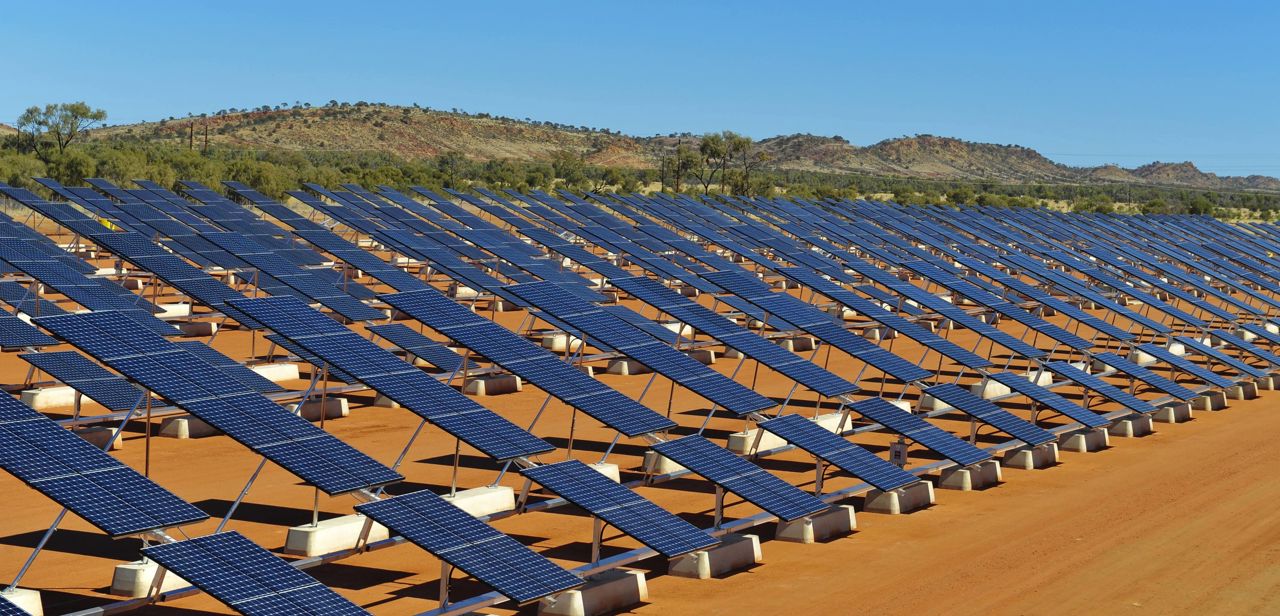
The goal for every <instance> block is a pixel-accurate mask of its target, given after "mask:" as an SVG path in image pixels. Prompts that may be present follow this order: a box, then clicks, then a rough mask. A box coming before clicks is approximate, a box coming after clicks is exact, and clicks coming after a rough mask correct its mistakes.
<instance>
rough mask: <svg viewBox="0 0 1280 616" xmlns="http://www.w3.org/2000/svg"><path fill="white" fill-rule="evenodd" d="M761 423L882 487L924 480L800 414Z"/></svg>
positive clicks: (838, 466) (794, 443) (840, 467)
mask: <svg viewBox="0 0 1280 616" xmlns="http://www.w3.org/2000/svg"><path fill="white" fill-rule="evenodd" d="M760 427H761V428H763V429H765V430H767V431H769V432H772V433H773V434H776V435H778V436H779V437H782V438H783V439H786V441H787V442H789V443H791V444H792V445H795V446H796V447H799V448H800V449H803V450H805V451H807V452H809V453H811V454H813V455H814V456H815V457H818V458H821V459H823V460H826V461H827V462H830V463H831V464H833V465H835V467H836V468H838V469H840V470H842V471H844V472H846V473H849V474H850V475H853V476H854V477H857V478H858V479H861V480H863V481H865V482H867V483H869V484H871V485H873V486H875V487H876V488H877V489H880V490H885V491H888V490H894V489H897V488H901V487H903V486H906V485H910V484H912V483H915V482H917V481H919V480H920V479H919V478H918V477H916V476H915V475H912V474H911V473H908V472H906V471H904V470H902V469H901V468H898V467H897V466H894V465H893V464H891V463H890V462H889V461H888V460H885V459H883V458H880V457H879V456H877V455H875V454H873V453H871V452H870V451H867V450H866V449H863V448H862V447H859V446H858V445H856V444H854V443H851V442H849V441H847V440H845V439H844V438H843V437H840V436H838V435H836V434H835V433H833V432H831V431H830V430H828V429H826V428H824V427H822V426H819V425H818V424H817V423H814V422H813V421H811V420H808V419H805V418H804V417H801V416H799V415H783V416H782V417H776V418H774V419H770V420H768V421H763V422H760Z"/></svg>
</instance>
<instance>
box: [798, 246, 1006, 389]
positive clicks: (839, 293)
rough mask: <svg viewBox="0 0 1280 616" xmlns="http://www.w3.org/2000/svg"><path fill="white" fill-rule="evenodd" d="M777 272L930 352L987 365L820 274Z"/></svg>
mask: <svg viewBox="0 0 1280 616" xmlns="http://www.w3.org/2000/svg"><path fill="white" fill-rule="evenodd" d="M778 272H779V273H781V274H783V275H785V276H787V277H789V278H792V279H793V280H796V281H797V282H799V283H800V284H803V285H805V286H807V287H809V288H810V289H813V290H814V291H817V292H818V293H821V294H823V295H826V296H827V297H829V298H831V299H833V300H835V301H836V302H838V303H840V304H843V305H844V306H845V307H846V308H848V309H850V310H853V311H855V312H857V313H858V314H861V315H863V316H865V317H867V318H870V319H873V320H875V321H876V322H878V323H880V324H881V325H884V326H886V327H889V328H890V329H892V330H894V331H897V332H898V333H901V334H902V335H904V336H907V337H908V338H911V339H912V340H915V341H916V342H919V343H920V344H923V345H925V346H926V347H928V348H930V349H933V350H934V351H936V352H938V353H941V354H943V355H945V356H947V357H950V358H951V359H953V360H955V361H956V362H958V363H959V364H960V365H962V366H965V367H968V368H985V367H987V366H990V365H991V361H990V360H988V359H986V358H985V357H981V356H979V355H976V354H974V353H971V352H969V351H967V350H965V349H963V348H961V347H960V346H959V345H957V344H955V343H954V342H951V341H949V340H946V339H944V338H942V337H941V336H939V335H937V334H935V333H933V332H931V331H929V330H927V329H925V328H923V327H920V326H919V325H916V324H915V323H912V322H911V321H908V320H906V319H904V318H902V317H900V316H898V315H896V314H893V313H891V312H889V311H888V310H885V309H884V308H882V307H881V306H880V305H879V304H877V303H875V302H873V301H871V300H869V299H865V298H863V297H860V296H858V295H857V294H855V293H854V292H853V291H850V290H848V289H845V288H844V287H841V286H840V285H838V284H836V283H834V282H832V281H830V280H827V279H826V278H823V277H822V276H821V275H820V274H818V273H817V272H813V271H807V270H804V269H801V268H798V267H784V268H780V269H779V270H778Z"/></svg>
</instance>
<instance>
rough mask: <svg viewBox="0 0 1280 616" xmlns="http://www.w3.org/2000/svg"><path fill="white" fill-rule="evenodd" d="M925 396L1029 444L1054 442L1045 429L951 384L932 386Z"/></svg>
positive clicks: (925, 391)
mask: <svg viewBox="0 0 1280 616" xmlns="http://www.w3.org/2000/svg"><path fill="white" fill-rule="evenodd" d="M924 393H926V394H928V395H930V396H933V397H934V398H936V399H938V400H941V401H943V402H945V403H947V404H949V405H951V406H952V407H954V408H955V409H957V410H959V411H963V412H964V413H967V414H969V415H972V416H973V417H974V418H975V419H977V420H978V421H981V422H983V423H986V424H988V425H990V426H992V427H994V428H995V429H997V430H1000V431H1001V432H1004V433H1005V434H1008V435H1009V436H1012V437H1014V438H1016V439H1018V440H1020V441H1022V442H1024V443H1027V444H1028V445H1041V444H1044V443H1049V442H1052V441H1054V440H1055V437H1054V436H1053V434H1052V433H1050V432H1049V431H1048V430H1045V429H1044V428H1041V427H1039V426H1036V425H1033V424H1031V423H1029V422H1027V421H1026V420H1024V419H1021V418H1019V417H1017V416H1015V415H1014V414H1012V413H1010V412H1009V411H1006V410H1004V409H1002V408H1000V407H998V406H996V404H995V403H994V402H992V401H990V400H986V399H983V398H979V397H978V396H975V395H973V394H972V393H970V392H969V391H968V390H965V389H962V388H960V387H958V386H956V385H953V384H951V383H946V384H943V385H934V386H933V387H930V388H928V389H925V390H924Z"/></svg>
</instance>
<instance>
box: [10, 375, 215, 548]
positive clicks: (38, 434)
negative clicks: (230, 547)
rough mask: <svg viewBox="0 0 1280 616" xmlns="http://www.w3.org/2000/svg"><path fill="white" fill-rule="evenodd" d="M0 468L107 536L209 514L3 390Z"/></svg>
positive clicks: (141, 530)
mask: <svg viewBox="0 0 1280 616" xmlns="http://www.w3.org/2000/svg"><path fill="white" fill-rule="evenodd" d="M0 468H4V470H6V471H8V472H9V473H11V474H12V475H13V476H14V477H17V478H18V479H20V480H21V481H22V482H23V483H25V484H27V485H29V486H31V487H33V488H35V489H36V490H39V491H40V492H41V493H43V494H44V495H45V496H48V497H49V498H51V499H53V500H54V501H56V502H57V503H58V504H60V505H62V506H64V507H66V508H68V509H70V510H71V511H73V512H75V514H76V515H78V516H80V517H82V518H84V519H85V520H87V521H88V522H89V523H90V524H93V525H94V526H97V527H98V528H100V529H102V531H103V532H105V533H107V534H108V535H111V536H113V537H118V536H122V535H130V534H134V533H139V532H143V531H148V530H153V529H158V528H168V527H172V526H181V525H184V524H190V523H192V522H199V521H200V520H204V519H206V518H208V517H209V516H208V515H206V514H205V513H204V512H203V511H200V510H199V509H196V508H195V507H193V506H192V505H191V504H189V503H187V502H186V501H184V500H182V499H181V498H178V497H177V496H175V495H174V494H173V493H171V492H169V491H168V490H165V489H164V488H162V487H160V486H159V485H156V484H155V483H153V482H152V481H151V480H150V479H147V478H146V477H143V476H142V475H141V474H139V473H138V472H137V471H135V470H133V469H131V468H129V467H127V466H125V465H124V464H121V463H120V461H119V460H116V459H115V458H113V457H111V456H109V455H107V454H106V452H104V451H102V450H101V449H99V448H97V447H94V446H93V445H90V444H89V443H88V442H87V441H85V440H84V439H82V438H80V437H79V436H76V435H75V434H73V433H72V432H71V431H69V430H67V429H65V428H63V427H61V426H59V425H58V424H56V423H54V422H53V421H52V420H50V419H49V418H48V417H45V416H44V415H41V414H40V413H37V412H35V411H34V410H32V409H31V407H28V406H27V405H25V404H22V403H21V402H18V401H17V400H15V399H14V398H13V397H11V396H8V395H3V396H0Z"/></svg>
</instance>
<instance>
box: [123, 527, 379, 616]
mask: <svg viewBox="0 0 1280 616" xmlns="http://www.w3.org/2000/svg"><path fill="white" fill-rule="evenodd" d="M142 553H143V554H144V555H145V556H146V557H147V558H150V559H151V560H154V561H156V562H157V563H160V566H162V567H164V568H165V569H167V570H169V571H172V572H174V573H175V574H177V575H178V576H179V577H181V578H182V579H184V580H186V581H188V582H191V583H192V584H194V585H195V586H196V587H197V588H199V589H200V590H203V591H205V592H207V593H209V594H210V595H211V596H213V597H214V598H215V599H217V600H219V601H221V602H223V603H225V604H226V605H227V607H230V608H231V609H234V610H235V611H237V612H240V613H241V614H245V616H259V615H261V616H276V615H278V614H324V615H326V616H327V615H333V616H345V615H348V614H368V612H366V611H365V610H363V609H361V608H360V607H359V606H357V605H356V604H354V603H352V602H350V601H348V600H346V599H344V598H342V597H341V596H340V595H338V593H335V592H333V591H332V590H330V589H329V587H327V586H325V585H324V584H321V583H320V582H317V581H316V579H315V578H313V577H311V576H309V575H307V574H305V573H303V572H301V571H299V570H297V569H294V568H293V567H292V566H291V565H289V563H287V562H285V561H284V560H281V559H280V557H278V556H276V555H274V554H272V553H270V552H268V551H266V550H264V549H262V548H260V547H258V546H257V545H256V544H254V543H253V542H252V541H249V540H248V539H245V538H244V536H243V535H241V534H240V533H237V532H234V531H233V532H222V533H217V534H213V535H205V536H203V537H196V538H194V539H187V540H186V541H178V542H175V543H164V544H160V545H153V546H150V547H145V548H142Z"/></svg>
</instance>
